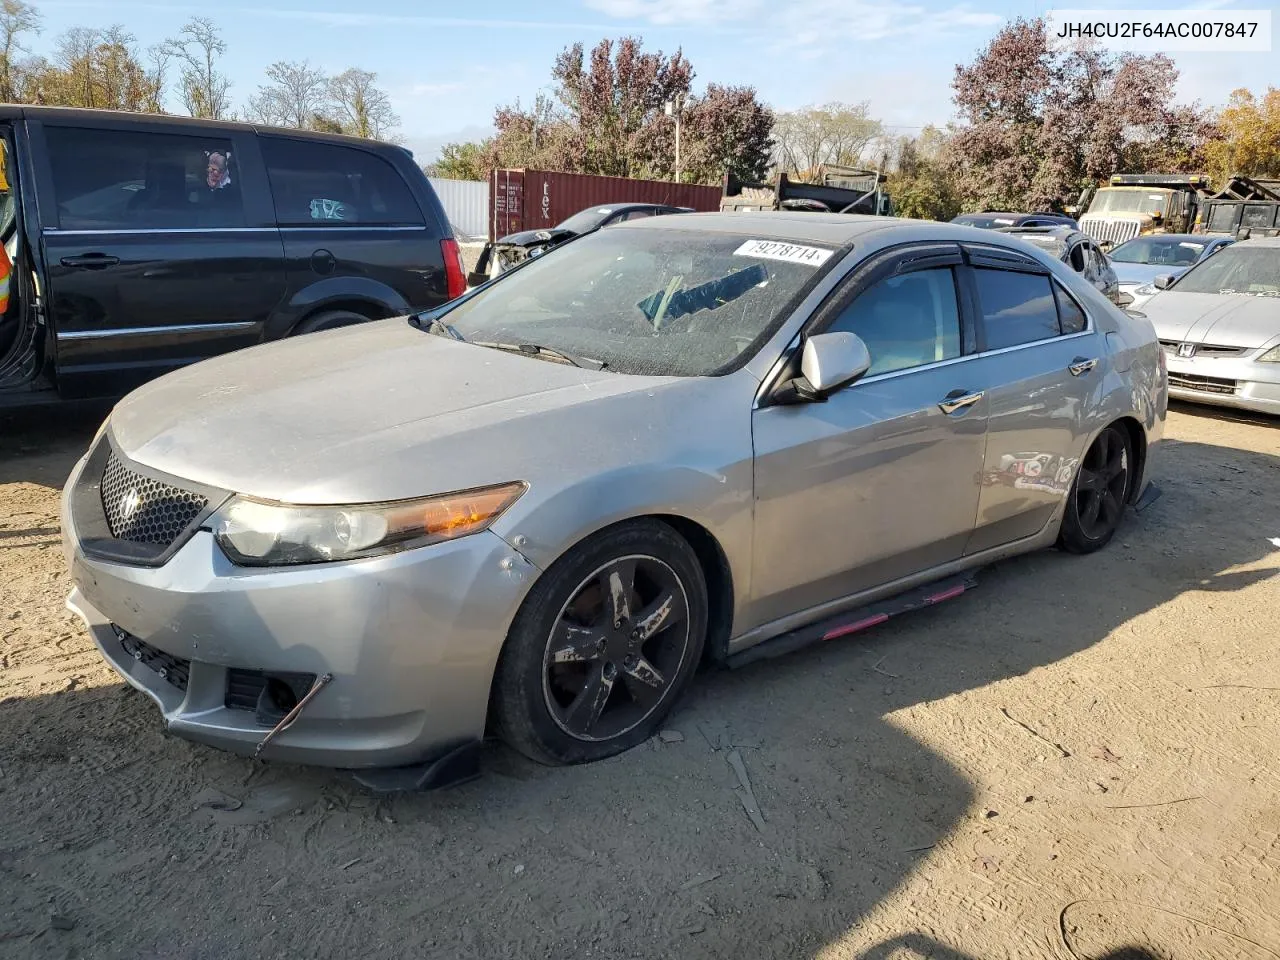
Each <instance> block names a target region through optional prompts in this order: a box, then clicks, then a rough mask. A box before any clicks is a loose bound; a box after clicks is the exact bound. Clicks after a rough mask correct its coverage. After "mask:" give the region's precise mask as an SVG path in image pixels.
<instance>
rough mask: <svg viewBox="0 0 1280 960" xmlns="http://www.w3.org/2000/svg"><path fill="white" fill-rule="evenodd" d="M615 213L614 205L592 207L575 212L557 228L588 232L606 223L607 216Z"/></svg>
mask: <svg viewBox="0 0 1280 960" xmlns="http://www.w3.org/2000/svg"><path fill="white" fill-rule="evenodd" d="M611 213H613V208H612V207H592V208H591V209H590V210H583V211H582V212H580V213H575V214H574V215H573V216H572V217H570V218H569V219H568V220H565V221H564V222H563V223H561V224H559V225H558V226H557V227H556V229H557V230H572V231H573V232H574V233H587V232H588V231H591V230H594V229H595V228H596V227H598V226H600V224H602V223H604V221H605V218H606V217H608V216H609V214H611Z"/></svg>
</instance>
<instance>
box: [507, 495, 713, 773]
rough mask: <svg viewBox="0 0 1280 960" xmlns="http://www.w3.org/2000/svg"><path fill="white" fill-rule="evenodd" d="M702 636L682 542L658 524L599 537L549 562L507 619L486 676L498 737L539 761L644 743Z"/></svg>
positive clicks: (703, 618) (699, 577)
mask: <svg viewBox="0 0 1280 960" xmlns="http://www.w3.org/2000/svg"><path fill="white" fill-rule="evenodd" d="M706 632H707V587H706V582H705V579H704V577H703V574H702V568H701V567H700V566H699V564H698V559H697V556H696V555H695V554H694V552H693V550H692V549H691V548H690V547H689V545H688V543H686V542H685V541H684V539H683V538H682V537H680V535H679V534H677V533H676V532H675V530H673V529H672V528H671V527H669V526H667V525H666V524H665V523H662V522H660V521H657V520H640V521H635V522H631V523H627V524H624V525H621V526H618V527H614V528H612V529H610V530H606V531H604V532H602V533H601V534H599V535H597V536H595V537H592V538H591V539H589V540H587V541H585V542H583V543H582V544H580V545H579V546H577V547H575V548H574V549H573V550H572V551H570V552H569V553H568V554H567V555H566V556H565V557H563V558H562V559H561V560H559V561H557V562H556V563H555V564H554V565H553V566H552V567H551V568H550V569H549V570H548V571H547V572H546V573H545V574H544V575H543V576H542V577H541V579H539V581H538V582H537V583H536V584H535V585H534V587H533V589H532V590H531V591H530V593H529V596H528V597H527V598H526V600H525V602H524V604H523V606H522V607H521V609H520V612H519V613H518V614H517V616H516V619H515V622H514V624H513V625H512V628H511V633H510V635H509V636H508V638H507V643H506V645H505V646H504V648H503V651H502V655H501V657H500V658H499V662H498V671H497V676H496V677H495V680H494V695H493V717H494V721H495V725H496V727H497V729H498V732H499V733H500V735H501V736H502V737H503V739H505V740H506V741H507V743H509V744H510V745H511V746H512V747H514V748H515V749H516V750H518V751H520V752H521V753H523V754H524V755H525V756H527V757H529V758H531V759H533V760H537V761H539V762H541V763H549V764H565V763H582V762H585V761H589V760H599V759H602V758H604V757H608V756H612V755H613V754H616V753H621V752H622V751H624V750H627V749H629V748H631V747H633V746H635V745H636V744H638V743H642V742H643V741H644V740H647V739H648V738H649V737H651V736H653V734H654V733H656V732H657V730H658V728H659V726H660V725H661V724H662V722H663V720H664V719H665V718H666V717H667V715H668V714H669V713H670V712H671V709H672V707H673V706H674V705H675V703H676V701H677V700H678V699H679V697H680V694H681V693H682V692H683V690H684V689H685V687H687V686H688V684H689V681H690V680H691V679H692V677H693V674H694V672H695V671H696V669H697V666H698V662H699V661H700V659H701V657H702V648H703V645H704V643H705V640H706Z"/></svg>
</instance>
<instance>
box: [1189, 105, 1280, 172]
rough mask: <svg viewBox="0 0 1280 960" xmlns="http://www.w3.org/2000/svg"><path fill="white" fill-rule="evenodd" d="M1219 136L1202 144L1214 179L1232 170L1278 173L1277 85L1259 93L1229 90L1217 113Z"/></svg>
mask: <svg viewBox="0 0 1280 960" xmlns="http://www.w3.org/2000/svg"><path fill="white" fill-rule="evenodd" d="M1218 130H1219V134H1220V136H1219V138H1218V139H1216V140H1214V141H1213V142H1212V143H1210V144H1209V145H1208V146H1207V147H1206V148H1205V153H1206V155H1207V158H1208V162H1209V170H1210V172H1211V173H1212V174H1213V175H1214V178H1215V180H1216V181H1217V182H1218V183H1222V182H1223V181H1225V180H1226V179H1227V177H1229V176H1231V175H1232V174H1233V173H1240V174H1244V175H1245V176H1253V177H1280V88H1277V87H1268V88H1267V92H1266V93H1265V94H1263V95H1262V96H1261V97H1257V96H1254V94H1253V93H1251V92H1250V91H1248V90H1243V89H1241V90H1236V91H1235V92H1234V93H1232V94H1231V99H1230V100H1229V101H1228V103H1227V106H1226V109H1224V110H1223V111H1222V113H1221V114H1220V115H1219V117H1218Z"/></svg>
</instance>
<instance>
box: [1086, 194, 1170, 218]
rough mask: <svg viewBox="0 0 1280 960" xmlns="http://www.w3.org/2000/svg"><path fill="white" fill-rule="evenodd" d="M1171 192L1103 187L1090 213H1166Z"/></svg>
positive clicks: (1094, 200) (1091, 205)
mask: <svg viewBox="0 0 1280 960" xmlns="http://www.w3.org/2000/svg"><path fill="white" fill-rule="evenodd" d="M1170 195H1171V194H1170V192H1169V191H1167V190H1165V191H1160V190H1145V189H1143V190H1119V189H1102V190H1099V191H1098V192H1097V193H1096V194H1094V197H1093V203H1091V204H1089V212H1090V213H1138V214H1144V215H1146V216H1150V215H1151V214H1153V213H1158V214H1160V215H1161V216H1163V215H1164V212H1165V205H1166V204H1167V203H1168V202H1169V197H1170Z"/></svg>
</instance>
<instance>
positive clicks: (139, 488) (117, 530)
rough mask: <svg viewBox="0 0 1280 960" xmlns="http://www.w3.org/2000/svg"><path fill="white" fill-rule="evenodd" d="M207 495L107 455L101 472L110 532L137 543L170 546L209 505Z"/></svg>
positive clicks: (103, 499) (113, 454)
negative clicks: (152, 476)
mask: <svg viewBox="0 0 1280 960" xmlns="http://www.w3.org/2000/svg"><path fill="white" fill-rule="evenodd" d="M207 503H208V501H207V500H205V498H204V497H202V496H200V494H198V493H192V492H191V491H190V490H183V489H182V488H181V487H174V486H170V485H169V484H167V483H161V482H160V481H159V480H152V479H151V478H150V477H144V476H142V474H139V473H134V472H133V471H132V470H130V469H129V468H128V467H126V466H125V465H124V464H123V463H121V462H120V461H119V459H117V457H116V455H115V453H114V452H112V453H111V454H110V455H109V456H108V457H107V466H106V468H105V469H104V470H103V471H102V509H103V511H104V512H105V513H106V515H107V526H108V527H109V528H110V530H111V535H112V536H113V537H116V538H117V539H120V540H130V541H132V542H134V543H155V544H160V545H161V546H166V547H167V546H168V545H169V544H171V543H173V541H175V540H177V539H178V536H179V535H180V534H181V533H182V531H184V530H186V529H187V527H188V526H190V525H191V522H192V521H193V520H195V518H196V517H198V516H200V514H201V512H203V510H204V508H205V506H206V504H207Z"/></svg>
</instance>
